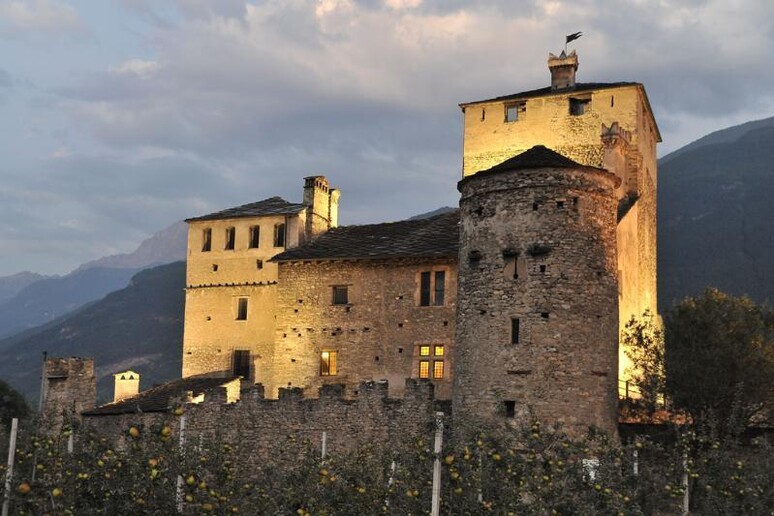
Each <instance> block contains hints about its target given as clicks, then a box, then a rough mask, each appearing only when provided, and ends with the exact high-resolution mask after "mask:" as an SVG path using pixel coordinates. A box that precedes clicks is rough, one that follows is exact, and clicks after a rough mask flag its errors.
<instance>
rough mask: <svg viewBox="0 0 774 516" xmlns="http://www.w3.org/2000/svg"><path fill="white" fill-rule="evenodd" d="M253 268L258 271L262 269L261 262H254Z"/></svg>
mask: <svg viewBox="0 0 774 516" xmlns="http://www.w3.org/2000/svg"><path fill="white" fill-rule="evenodd" d="M255 268H256V269H258V270H261V269H263V260H260V259H259V260H255Z"/></svg>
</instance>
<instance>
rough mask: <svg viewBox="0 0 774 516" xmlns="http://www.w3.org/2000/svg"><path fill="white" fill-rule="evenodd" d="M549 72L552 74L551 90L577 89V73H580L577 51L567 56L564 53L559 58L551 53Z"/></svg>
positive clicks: (549, 55)
mask: <svg viewBox="0 0 774 516" xmlns="http://www.w3.org/2000/svg"><path fill="white" fill-rule="evenodd" d="M548 70H549V71H550V72H551V89H552V90H566V89H570V88H574V87H575V72H576V71H578V54H576V53H575V50H573V51H572V52H570V54H569V55H568V54H566V53H565V52H564V51H562V53H561V54H559V57H556V56H555V55H554V54H551V53H550V52H549V54H548Z"/></svg>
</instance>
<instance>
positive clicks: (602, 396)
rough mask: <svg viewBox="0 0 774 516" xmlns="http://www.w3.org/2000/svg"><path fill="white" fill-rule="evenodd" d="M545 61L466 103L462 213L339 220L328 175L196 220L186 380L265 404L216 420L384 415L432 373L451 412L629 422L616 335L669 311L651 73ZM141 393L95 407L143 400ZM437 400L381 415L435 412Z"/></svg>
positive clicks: (580, 423) (569, 423)
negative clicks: (603, 80) (579, 73)
mask: <svg viewBox="0 0 774 516" xmlns="http://www.w3.org/2000/svg"><path fill="white" fill-rule="evenodd" d="M549 68H550V70H551V72H552V85H551V86H549V87H547V88H543V89H540V90H533V91H529V92H524V93H520V94H515V95H509V96H506V97H498V98H495V99H490V100H484V101H479V102H470V103H466V104H462V105H461V107H462V110H463V113H464V147H463V167H462V168H463V179H462V181H461V182H460V183H459V188H460V191H461V194H462V198H461V201H460V210H459V211H457V210H455V211H452V212H450V213H446V214H442V215H438V216H435V217H431V218H428V219H421V220H408V221H400V222H395V223H385V224H374V225H363V226H349V227H342V228H337V225H338V216H337V211H338V191H336V190H334V189H331V188H330V186H329V184H328V182H327V180H326V179H325V178H324V177H321V176H314V177H309V178H306V180H305V185H304V195H303V198H302V202H301V203H298V204H294V203H289V202H287V201H284V200H282V199H280V198H277V197H274V198H270V199H266V200H264V201H260V202H257V203H253V204H249V205H245V206H240V207H237V208H232V209H229V210H224V211H222V212H217V213H213V214H210V215H206V216H203V217H197V218H193V219H189V220H188V222H189V227H190V231H189V245H188V271H187V288H186V308H185V332H184V345H183V377H184V378H183V380H180V381H182V382H184V383H185V385H197V386H200V387H197V388H200V389H201V390H202V394H201V399H200V397H199V396H200V395H198V394H197V398H196V401H202V400H203V399H204V396H205V394H204V390H206V389H204V387H201V386H203V385H209V387H207V388H212V385H210V384H209V383H207V382H208V381H212V380H213V379H217V378H223V379H226V380H227V381H229V382H230V381H232V380H233V379H234V378H235V377H242V379H243V380H242V382H241V385H242V386H243V387H245V386H248V385H255V384H260V386H256V387H255V388H254V389H253V390H252V391H249V392H250V393H252V394H250V393H247V394H246V396H249V397H251V399H252V398H255V399H254V400H253V401H249V400H246V399H244V400H242V402H240V403H244V402H249V403H254V402H258V405H259V406H260V407H263V408H261V409H260V410H258V411H257V412H255V411H256V410H257V409H255V407H252V408H241V409H240V408H234V409H228V408H223V409H222V410H221V409H218V410H215V409H213V408H212V405H208V406H209V407H210V409H207V410H210V412H207V411H205V412H203V413H206V414H209V415H208V416H207V417H208V418H209V417H214V418H215V419H214V420H213V421H215V423H212V422H210V423H207V422H206V421H205V419H202V422H201V424H202V425H204V426H206V425H207V424H218V423H219V420H218V418H220V417H235V418H241V419H240V422H242V423H245V422H246V421H248V420H249V421H251V423H250V424H252V422H255V424H256V425H258V423H257V422H256V421H257V420H256V419H255V418H262V417H265V418H267V419H266V421H267V422H268V423H266V424H276V425H277V428H280V429H282V430H281V431H282V432H286V431H287V429H288V428H290V427H292V426H293V425H295V424H296V423H298V421H306V419H304V418H306V417H307V416H305V415H304V414H306V413H307V412H308V413H309V414H322V413H323V412H325V410H329V409H330V410H339V409H341V411H342V412H335V414H331V417H335V418H344V419H343V420H342V423H341V424H342V425H343V424H344V422H345V421H350V420H351V421H354V422H355V423H353V424H355V425H356V426H357V425H358V424H362V425H365V426H368V425H370V424H371V423H365V422H360V423H357V421H360V419H362V418H361V416H363V417H365V419H368V417H367V414H368V411H370V410H372V409H373V404H374V403H377V402H376V401H374V399H375V398H374V396H372V394H373V393H372V392H371V391H372V390H373V389H374V388H376V387H374V386H375V385H378V386H379V387H378V389H377V390H379V392H380V394H379V396H381V397H382V398H383V397H384V396H386V395H387V394H388V390H389V395H390V396H391V397H396V398H399V397H401V396H406V397H407V398H408V399H414V398H416V392H415V391H416V390H417V389H421V388H424V387H418V385H419V386H422V385H425V386H427V388H429V389H431V390H432V391H434V392H435V397H436V398H437V399H439V400H450V399H451V400H452V403H453V404H454V418H455V424H456V423H458V422H462V421H463V420H468V421H471V420H472V421H474V422H476V423H478V422H482V421H483V420H484V419H487V420H491V419H494V420H495V421H499V422H500V423H502V424H503V425H504V427H505V428H508V427H509V426H512V425H513V424H514V423H515V422H520V421H524V420H525V419H526V418H527V417H528V416H529V415H535V416H537V417H539V418H541V419H543V420H545V421H547V422H561V423H563V424H564V425H565V428H567V429H568V430H569V431H570V432H572V433H574V434H579V433H582V432H584V431H585V429H586V428H587V427H588V426H597V427H599V428H602V429H604V430H606V431H608V432H610V433H615V431H616V422H617V419H616V402H617V399H616V398H617V397H616V386H617V385H618V379H619V368H620V370H621V371H623V369H624V368H625V367H626V364H625V361H624V360H620V356H619V355H622V350H620V349H619V346H618V340H619V339H618V337H619V331H620V328H621V327H622V326H623V325H624V324H625V321H626V320H627V319H628V318H629V317H631V316H636V315H639V314H641V313H642V312H643V311H644V310H646V309H650V310H651V311H652V312H654V313H655V311H656V270H655V267H656V260H655V253H656V239H655V235H656V226H655V217H656V194H655V191H656V158H655V147H656V143H657V142H658V141H660V137H659V134H658V129H657V127H656V124H655V121H654V119H653V115H652V113H651V110H650V107H649V104H648V100H647V97H646V95H645V90H644V88H643V87H642V85H640V84H637V83H612V84H580V83H576V82H575V72H576V70H577V56H576V55H575V54H574V53H571V54H570V55H565V54H562V55H561V56H559V57H555V56H551V57H550V58H549ZM536 146H537V147H536ZM551 149H552V150H551ZM406 379H409V383H408V384H406V383H405V380H406ZM417 379H420V380H426V381H420V382H419V384H417V383H412V382H413V381H414V380H417ZM226 380H224V381H226ZM362 381H369V382H371V383H369V384H366V385H369V386H370V387H367V389H369V390H368V392H367V393H363V392H362V389H363V387H362V386H361V385H362V384H361V382H362ZM383 381H387V382H388V383H389V387H387V385H388V383H384V382H383ZM216 384H217V385H220V384H218V383H217V382H216ZM213 385H215V384H213ZM406 385H408V386H410V387H409V388H406V387H405V386H406ZM619 387H620V386H619ZM297 389H303V390H304V392H305V393H306V395H309V396H311V397H315V396H317V393H318V392H320V397H321V399H320V400H319V405H315V404H314V403H318V402H315V401H314V400H306V401H302V400H301V399H300V396H302V394H301V391H300V390H297ZM320 389H321V390H320ZM172 390H174V389H172ZM232 390H234V389H232ZM153 391H154V390H153V389H152V390H151V391H150V392H151V393H152V392H153ZM194 391H196V390H195V389H193V390H192V392H194ZM259 391H260V395H259V394H256V393H258V392H259ZM196 392H198V391H196ZM156 393H157V394H158V391H157V392H156ZM263 393H265V397H266V398H267V399H264V398H263ZM326 393H327V394H326ZM331 393H336V396H335V398H336V401H335V402H333V401H331V399H329V398H330V397H331V396H330V395H331ZM236 395H237V393H236V392H232V393H231V396H232V398H233V397H234V396H236ZM143 396H144V394H143V393H140V394H139V395H138V396H137V397H135V398H129V399H126V400H123V401H121V402H119V403H118V404H114V405H111V406H110V407H108V406H106V407H107V408H105V409H104V410H102V408H99V409H96V410H95V411H93V412H91V415H92V416H95V417H96V416H98V415H101V416H106V415H118V414H120V413H121V410H122V408H121V407H127V410H128V411H129V410H131V411H132V412H136V411H137V408H138V407H140V406H141V405H142V404H143V403H144V402H143V400H144V399H145V398H143ZM154 396H155V395H154ZM154 396H151V397H150V398H149V399H151V400H155V401H154V402H153V403H152V404H151V405H150V406H152V407H156V409H158V410H163V409H164V407H165V406H166V405H165V403H166V401H165V402H162V403H161V406H159V401H158V399H157V398H158V396H155V398H154ZM277 396H279V397H281V398H283V400H281V401H282V402H281V403H277V404H271V403H270V402H269V401H268V400H269V399H273V398H276V397H277ZM326 396H327V397H326ZM291 398H292V399H291ZM297 398H298V399H297ZM366 399H367V400H371V401H363V402H359V401H357V400H366ZM205 401H206V400H205ZM191 402H193V400H191ZM326 403H327V405H326ZM423 403H424V402H423ZM377 404H378V403H377ZM431 405H432V404H431V403H424V404H423V405H422V407H424V408H422V409H421V410H420V409H418V408H416V407H413V405H411V404H410V403H408V404H407V405H406V406H411V407H413V408H412V410H414V409H416V410H420V412H421V413H417V415H416V416H413V415H409V414H407V413H402V412H401V413H395V414H389V413H387V412H385V413H382V412H379V414H380V416H379V417H384V418H386V419H387V420H389V418H391V417H406V418H409V419H411V418H412V417H416V418H418V419H417V421H420V420H421V421H424V422H425V423H427V421H429V420H430V419H429V418H430V416H431V412H430V411H431V408H430V406H431ZM304 407H305V408H304ZM316 407H317V408H316ZM319 407H325V410H323V409H320V408H319ZM335 407H339V408H338V409H336V408H335ZM447 408H448V407H447ZM264 409H265V410H264ZM320 410H323V412H319V411H320ZM316 411H317V412H316ZM216 413H217V414H218V415H217V416H212V414H216ZM261 414H262V415H261ZM245 418H246V419H245ZM251 418H252V419H251ZM299 418H301V419H299ZM409 419H407V421H408V420H409ZM285 420H286V421H289V422H290V423H287V424H284V423H279V422H280V421H285ZM364 421H365V420H364ZM368 421H371V420H368ZM272 422H273V423H272ZM288 425H290V427H289V426H288ZM226 426H229V427H231V426H233V427H234V428H240V429H243V428H244V425H226ZM365 426H364V428H365ZM263 427H265V425H263V423H261V428H263ZM353 428H354V427H353ZM366 430H367V431H368V432H371V431H375V430H374V429H372V428H371V427H368V429H366ZM352 433H354V434H356V433H357V432H356V430H353V432H352ZM366 434H367V433H366ZM256 439H258V437H256Z"/></svg>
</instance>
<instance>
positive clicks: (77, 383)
mask: <svg viewBox="0 0 774 516" xmlns="http://www.w3.org/2000/svg"><path fill="white" fill-rule="evenodd" d="M42 395H43V400H42V403H41V404H40V405H41V417H42V423H43V427H44V428H45V429H46V430H47V431H51V432H53V433H56V432H58V431H59V430H60V429H61V428H62V426H63V425H67V424H70V423H72V422H74V421H80V419H81V412H83V411H85V410H89V409H92V408H94V406H95V405H96V402H97V379H96V377H95V376H94V359H93V358H78V357H70V358H49V359H47V360H46V361H45V363H44V365H43V391H42Z"/></svg>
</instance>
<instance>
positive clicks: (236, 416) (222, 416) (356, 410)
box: [85, 380, 434, 466]
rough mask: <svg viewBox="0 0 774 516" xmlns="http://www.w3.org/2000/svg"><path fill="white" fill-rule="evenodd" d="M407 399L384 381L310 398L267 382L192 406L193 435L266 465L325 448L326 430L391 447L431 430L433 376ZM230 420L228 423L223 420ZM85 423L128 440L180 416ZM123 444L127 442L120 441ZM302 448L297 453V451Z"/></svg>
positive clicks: (341, 446)
mask: <svg viewBox="0 0 774 516" xmlns="http://www.w3.org/2000/svg"><path fill="white" fill-rule="evenodd" d="M401 390H402V391H403V392H404V396H403V397H401V398H398V399H396V398H388V397H387V391H388V386H387V384H385V383H378V382H370V383H368V382H366V383H363V384H360V385H358V387H357V392H358V393H357V395H356V396H354V397H351V396H345V395H344V390H343V388H342V386H340V385H330V386H327V387H325V388H324V389H323V390H322V391H321V392H320V393H319V395H318V399H308V398H307V397H305V396H304V392H303V391H302V390H301V389H282V390H281V391H280V397H279V399H273V400H269V399H265V398H264V395H263V387H262V386H260V385H256V386H253V387H251V388H250V389H248V390H244V391H243V392H242V397H241V400H240V401H239V402H237V403H226V395H225V392H224V391H222V392H220V393H216V392H212V393H210V394H208V395H207V396H206V397H205V401H204V402H202V403H199V404H186V405H184V408H185V417H186V430H185V434H186V440H187V441H188V442H194V443H197V442H202V443H206V442H207V439H208V438H210V437H212V438H217V439H218V440H219V441H220V442H225V443H232V444H234V445H239V446H241V447H242V449H243V450H249V453H242V454H239V455H238V456H237V457H236V460H240V461H244V462H245V464H244V465H246V466H259V465H261V461H262V459H265V458H266V457H267V456H269V455H270V454H271V453H272V452H274V453H278V452H280V451H281V452H282V455H283V456H286V457H289V458H290V459H291V460H292V459H293V457H297V456H298V454H300V453H301V452H302V451H303V450H304V449H306V448H307V447H308V446H312V447H313V448H315V449H317V450H320V444H321V438H322V432H323V431H325V432H327V450H328V452H329V453H331V454H336V453H343V452H346V451H349V450H352V449H355V448H357V447H359V446H363V445H366V444H369V443H380V444H382V443H383V444H385V445H387V446H389V443H390V442H394V441H395V442H401V441H404V440H405V439H411V438H413V437H415V436H422V437H425V438H427V437H428V436H430V435H431V433H432V421H433V414H434V400H433V398H434V397H433V386H432V385H431V384H430V383H429V382H426V381H421V382H417V381H413V380H408V381H407V382H406V385H405V388H404V389H401ZM224 421H227V422H228V423H229V424H223V422H224ZM85 423H86V425H88V426H89V427H90V428H92V429H93V430H95V431H97V432H99V433H101V434H103V435H105V436H107V437H109V438H111V439H118V440H119V441H123V442H124V443H126V441H128V440H129V439H130V438H129V437H127V431H128V429H129V428H131V427H132V426H137V427H138V428H140V429H141V431H142V432H150V431H153V427H154V426H155V427H159V426H161V425H169V426H170V427H171V428H172V430H173V433H174V435H178V431H179V423H180V418H179V417H177V416H174V415H172V414H170V413H150V414H123V415H115V416H91V417H87V418H85ZM119 445H120V444H119ZM294 452H296V453H294Z"/></svg>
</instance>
